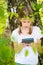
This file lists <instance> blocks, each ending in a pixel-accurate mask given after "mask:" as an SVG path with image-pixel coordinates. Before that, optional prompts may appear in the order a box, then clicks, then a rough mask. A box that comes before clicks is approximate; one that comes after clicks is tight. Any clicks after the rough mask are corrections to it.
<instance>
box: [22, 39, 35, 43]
mask: <svg viewBox="0 0 43 65" xmlns="http://www.w3.org/2000/svg"><path fill="white" fill-rule="evenodd" d="M32 42H34V39H33V38H25V39H22V43H32Z"/></svg>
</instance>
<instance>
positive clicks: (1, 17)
mask: <svg viewBox="0 0 43 65" xmlns="http://www.w3.org/2000/svg"><path fill="white" fill-rule="evenodd" d="M7 17H8V15H7V4H6V1H5V0H0V34H2V33H3V31H4V29H5V26H6V19H7Z"/></svg>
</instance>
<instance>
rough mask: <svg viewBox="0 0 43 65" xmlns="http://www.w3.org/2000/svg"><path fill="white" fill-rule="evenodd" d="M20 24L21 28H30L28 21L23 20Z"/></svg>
mask: <svg viewBox="0 0 43 65" xmlns="http://www.w3.org/2000/svg"><path fill="white" fill-rule="evenodd" d="M21 23H22V27H23V28H28V29H29V28H30V25H31V22H30V21H29V20H23V21H22V22H21Z"/></svg>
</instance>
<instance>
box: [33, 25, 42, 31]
mask: <svg viewBox="0 0 43 65" xmlns="http://www.w3.org/2000/svg"><path fill="white" fill-rule="evenodd" d="M33 30H34V31H36V32H41V30H40V28H39V27H38V26H33Z"/></svg>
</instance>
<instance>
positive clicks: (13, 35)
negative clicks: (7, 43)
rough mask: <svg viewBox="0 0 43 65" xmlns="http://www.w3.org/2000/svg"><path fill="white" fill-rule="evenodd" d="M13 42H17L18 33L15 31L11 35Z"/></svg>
mask: <svg viewBox="0 0 43 65" xmlns="http://www.w3.org/2000/svg"><path fill="white" fill-rule="evenodd" d="M11 41H12V42H17V36H16V32H15V31H13V32H12V34H11Z"/></svg>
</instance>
